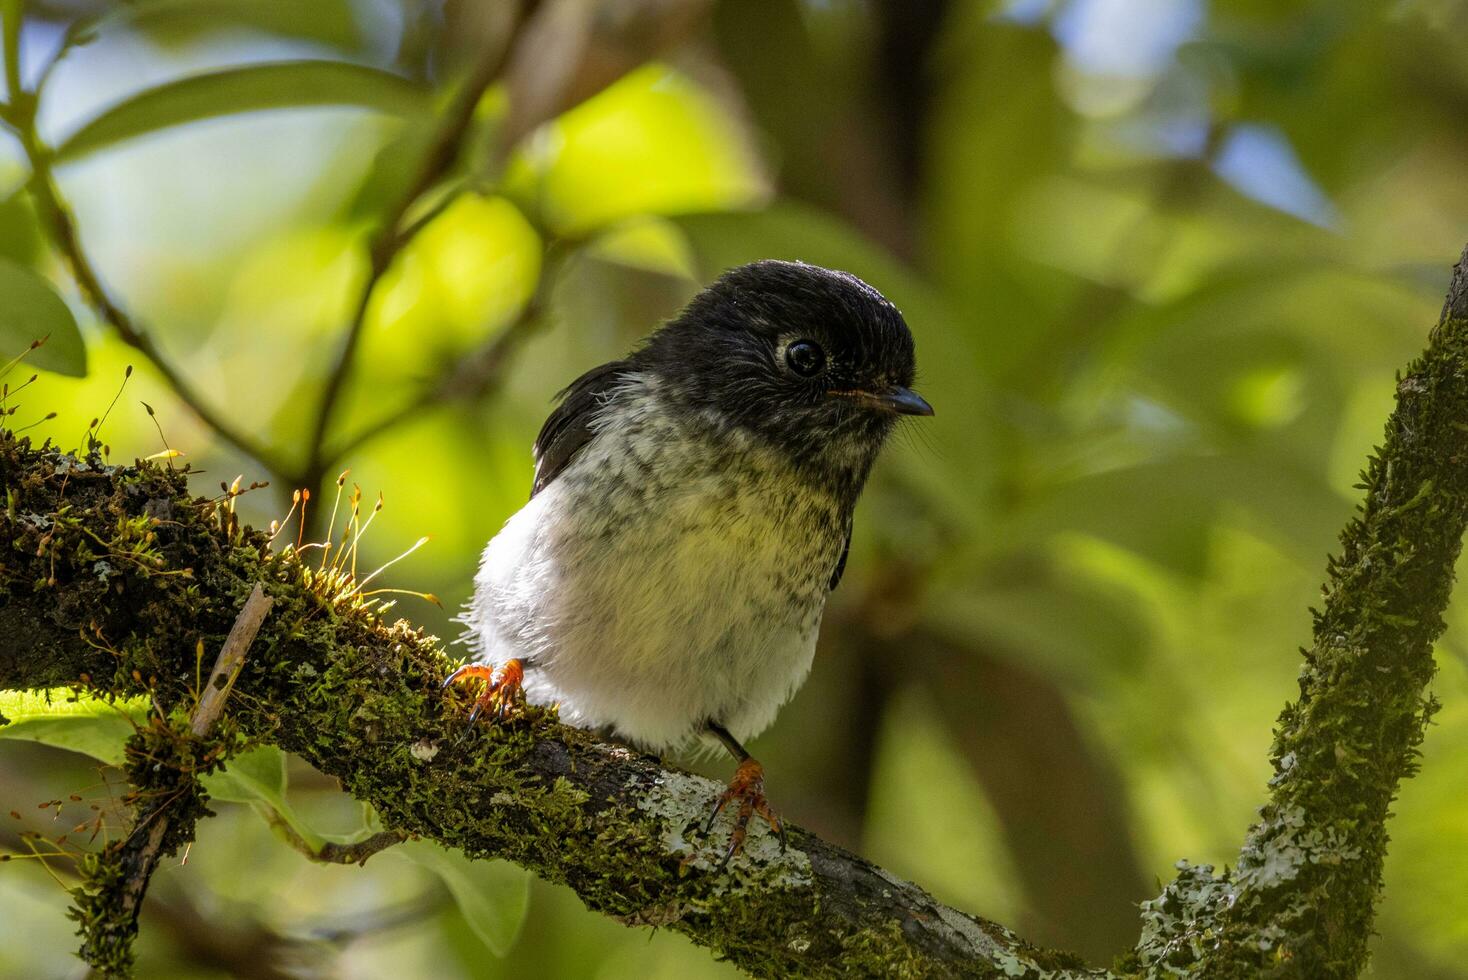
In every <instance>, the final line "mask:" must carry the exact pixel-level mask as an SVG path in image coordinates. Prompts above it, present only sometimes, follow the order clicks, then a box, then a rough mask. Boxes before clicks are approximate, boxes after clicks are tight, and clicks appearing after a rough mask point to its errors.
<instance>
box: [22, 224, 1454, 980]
mask: <svg viewBox="0 0 1468 980" xmlns="http://www.w3.org/2000/svg"><path fill="white" fill-rule="evenodd" d="M1465 460H1468V251H1465V255H1464V259H1463V262H1462V263H1460V265H1459V267H1458V269H1457V270H1456V273H1455V276H1454V279H1453V287H1452V291H1450V293H1449V296H1448V302H1447V304H1446V306H1445V308H1444V314H1443V318H1442V320H1441V322H1440V323H1439V324H1438V326H1437V327H1436V329H1434V331H1433V332H1432V337H1431V343H1430V345H1429V347H1428V349H1427V351H1426V352H1425V353H1424V354H1423V355H1422V356H1421V357H1420V358H1418V360H1417V361H1416V362H1414V363H1413V364H1412V365H1411V366H1410V368H1409V369H1408V371H1407V373H1406V375H1405V376H1404V377H1403V378H1402V379H1401V381H1400V382H1399V384H1398V389H1397V408H1396V411H1395V412H1394V413H1393V415H1392V417H1391V419H1390V421H1389V422H1388V426H1387V433H1386V440H1385V443H1384V445H1383V446H1382V448H1381V449H1380V450H1379V452H1378V454H1377V456H1376V457H1375V458H1374V459H1373V460H1372V461H1371V462H1370V464H1369V466H1368V469H1367V472H1366V474H1365V481H1364V488H1365V490H1366V501H1365V504H1364V505H1363V507H1362V508H1361V511H1360V514H1359V515H1358V517H1357V518H1356V519H1355V520H1353V521H1352V522H1351V524H1350V526H1349V527H1348V528H1347V529H1346V531H1345V533H1344V534H1343V537H1342V540H1343V551H1342V555H1341V557H1340V558H1339V559H1335V560H1333V561H1332V562H1331V564H1330V567H1329V569H1328V581H1327V583H1326V589H1325V595H1326V599H1325V603H1324V606H1323V608H1322V610H1321V611H1320V612H1319V613H1318V614H1317V616H1316V622H1315V639H1314V643H1313V645H1312V647H1311V648H1310V649H1309V650H1308V651H1306V653H1305V667H1304V670H1303V672H1302V675H1301V680H1300V697H1299V699H1298V701H1296V702H1295V703H1294V704H1291V705H1288V706H1287V707H1286V709H1285V711H1284V713H1283V714H1282V716H1281V719H1280V723H1279V728H1278V731H1277V733H1276V739H1275V745H1274V749H1273V753H1272V757H1273V761H1274V767H1275V777H1274V779H1273V780H1271V785H1270V790H1269V798H1268V802H1267V804H1266V805H1265V807H1264V808H1263V810H1262V814H1261V820H1260V822H1259V823H1258V824H1257V825H1256V826H1255V827H1254V828H1252V829H1251V830H1250V832H1249V834H1248V837H1247V840H1246V842H1245V845H1244V848H1243V851H1242V854H1241V857H1240V861H1239V867H1238V869H1237V870H1235V871H1233V872H1231V873H1224V874H1215V873H1214V872H1213V870H1212V869H1211V868H1208V867H1206V866H1197V867H1194V866H1184V870H1183V872H1182V873H1181V874H1180V875H1179V876H1178V878H1177V879H1176V880H1175V881H1174V882H1172V883H1171V884H1170V885H1169V886H1168V887H1167V889H1166V890H1165V891H1164V893H1163V895H1162V896H1161V897H1159V898H1158V899H1156V900H1154V901H1152V902H1150V903H1147V905H1146V906H1145V907H1144V910H1143V931H1142V937H1141V941H1140V942H1139V944H1138V947H1137V949H1136V950H1135V952H1134V954H1133V955H1132V956H1131V957H1130V958H1128V959H1127V960H1126V961H1125V962H1123V963H1122V964H1121V969H1122V970H1123V971H1124V972H1138V973H1142V972H1145V973H1148V974H1153V975H1156V974H1177V975H1186V976H1210V977H1212V976H1225V977H1235V976H1237V977H1255V976H1264V975H1278V976H1302V977H1322V976H1342V977H1344V976H1354V975H1355V974H1356V973H1358V972H1359V971H1360V969H1361V968H1362V966H1364V964H1365V960H1366V943H1367V938H1368V937H1369V935H1370V931H1371V923H1372V914H1373V909H1374V906H1375V902H1376V899H1377V897H1378V895H1379V892H1380V887H1381V868H1382V862H1383V860H1384V857H1385V847H1386V831H1385V825H1386V819H1387V816H1388V808H1389V806H1390V803H1391V800H1392V798H1393V797H1394V795H1395V793H1396V791H1397V788H1398V786H1399V784H1400V781H1401V780H1402V779H1403V778H1406V777H1408V776H1410V775H1411V774H1412V772H1413V771H1414V767H1415V764H1416V753H1417V746H1418V745H1419V744H1420V742H1421V740H1422V736H1423V732H1424V729H1425V726H1426V723H1427V719H1428V717H1429V715H1430V713H1431V710H1432V707H1433V702H1432V700H1431V698H1430V697H1429V696H1428V695H1427V693H1426V688H1427V684H1428V682H1429V681H1430V679H1431V677H1432V675H1433V670H1434V667H1433V661H1432V643H1433V642H1434V641H1435V640H1436V639H1437V637H1438V636H1439V635H1440V634H1441V633H1442V630H1443V621H1442V614H1443V611H1444V610H1445V608H1446V606H1447V602H1448V598H1449V592H1450V589H1451V585H1452V581H1453V566H1454V563H1455V560H1456V558H1457V556H1458V552H1459V549H1460V546H1461V540H1462V535H1463V532H1464V528H1465V525H1468V468H1465V466H1464V461H1465ZM0 483H3V485H4V488H5V491H6V509H5V511H4V513H3V515H0V532H3V536H0V556H3V557H0V638H3V639H0V688H20V689H35V688H43V687H53V686H58V685H67V684H76V683H83V684H88V685H91V686H92V687H94V688H96V689H98V690H101V691H105V692H109V693H115V694H125V693H134V692H137V691H139V690H146V691H148V692H150V693H151V694H153V695H154V697H155V698H156V699H157V700H158V701H159V702H160V703H162V704H164V705H171V706H174V707H175V708H177V709H178V710H183V709H184V708H185V707H186V706H187V705H188V704H189V703H190V699H191V697H192V696H193V692H191V690H190V685H191V682H192V677H193V669H194V667H193V663H192V655H191V651H193V650H194V648H195V645H196V644H197V643H198V642H199V641H200V640H202V641H203V642H204V643H205V645H206V646H217V645H218V644H219V642H220V641H221V640H222V639H223V637H224V634H225V632H226V631H227V630H228V629H229V626H230V624H231V623H232V621H233V619H234V616H235V611H236V610H237V608H238V607H239V605H240V603H241V602H242V601H243V600H244V597H245V595H246V593H247V592H249V590H250V587H251V586H252V585H253V583H255V582H257V581H260V582H263V583H264V584H265V588H266V591H267V592H268V593H269V594H270V595H271V597H272V598H273V599H274V602H275V606H274V609H273V611H272V615H271V617H270V619H269V620H268V621H267V622H266V624H265V625H264V627H263V628H262V630H261V633H260V636H259V638H258V639H257V642H256V645H255V647H254V648H253V649H254V651H256V652H254V653H252V655H251V657H250V658H249V659H248V661H247V662H246V663H245V665H244V669H243V670H242V672H241V674H240V676H239V678H238V680H237V682H236V687H235V693H234V695H233V697H232V699H231V702H230V710H229V712H228V714H227V718H226V720H227V721H228V723H229V724H230V725H231V726H232V728H233V730H235V731H237V732H238V733H239V734H242V735H244V736H246V737H250V738H258V739H263V740H267V741H271V742H274V743H276V744H278V745H280V746H281V747H282V748H285V749H288V750H290V751H293V752H296V753H298V754H300V755H301V756H303V757H304V758H306V759H307V760H308V761H310V762H311V763H312V764H314V765H316V766H317V767H318V768H320V769H321V770H323V771H324V772H327V773H330V774H332V775H335V776H337V777H338V778H340V779H341V781H342V783H343V785H344V786H345V788H346V789H347V790H348V791H349V792H350V793H352V794H353V795H354V796H356V797H358V798H359V799H363V800H366V801H369V802H371V803H372V804H373V805H374V806H375V807H376V808H377V809H378V811H379V813H380V814H381V816H382V819H383V821H384V823H385V824H386V825H387V827H388V828H390V829H392V830H395V831H400V832H404V833H410V834H421V835H423V836H426V837H431V838H433V839H435V840H438V841H440V842H442V843H444V844H446V845H448V846H451V847H456V848H459V849H461V850H463V851H465V852H466V853H468V854H470V855H472V856H483V857H490V856H492V857H502V858H507V859H509V860H512V861H515V862H517V863H519V864H522V865H524V866H525V867H528V868H530V869H532V870H534V871H535V872H537V873H538V874H540V875H542V876H543V877H545V878H547V879H549V880H552V881H560V882H565V883H566V884H568V885H569V886H570V887H572V888H573V889H574V890H575V891H576V892H577V893H578V894H579V895H580V896H581V897H582V899H583V900H584V901H585V902H586V903H587V905H588V906H590V907H591V908H593V909H596V910H599V911H601V912H604V913H606V914H608V915H612V916H614V917H616V918H618V919H620V920H621V921H624V922H627V923H629V924H643V925H661V926H665V927H668V928H672V929H675V930H677V931H680V932H683V933H685V934H687V935H688V936H690V937H691V938H692V939H693V940H694V941H695V942H699V943H701V944H704V945H706V946H709V947H711V948H714V949H717V950H719V951H720V952H721V953H723V954H724V955H726V956H727V957H729V958H730V959H731V960H733V961H734V962H735V963H736V964H738V965H740V966H742V967H744V968H745V969H747V970H749V971H750V972H752V973H756V974H760V975H769V976H784V975H790V974H797V975H808V976H833V977H834V976H853V975H856V976H862V975H874V974H875V975H883V976H922V977H928V976H1083V975H1095V976H1101V975H1103V974H1101V973H1100V972H1099V971H1086V970H1084V969H1083V967H1082V966H1081V964H1080V963H1079V962H1078V961H1077V960H1076V959H1075V958H1074V957H1071V956H1068V955H1066V954H1063V953H1056V952H1053V951H1047V950H1041V949H1038V948H1036V947H1034V946H1031V945H1029V944H1027V943H1025V942H1024V941H1022V940H1020V939H1018V938H1017V937H1015V936H1014V935H1013V934H1012V933H1011V932H1010V931H1009V930H1007V929H1005V928H1004V927H1002V926H999V925H997V924H995V923H992V922H988V921H985V920H982V919H977V918H974V917H971V916H968V915H965V914H963V913H960V912H958V911H956V910H953V909H950V908H946V907H944V906H942V905H940V904H938V903H936V902H934V901H933V900H932V898H930V897H929V896H928V895H927V894H925V893H924V892H923V891H922V890H921V889H919V888H917V887H915V886H913V885H910V884H908V883H906V882H902V881H899V880H898V879H896V878H893V877H892V876H890V875H888V874H887V873H886V872H884V871H882V870H881V869H879V868H876V867H874V866H872V865H870V864H868V863H866V862H864V861H862V860H860V859H859V858H856V857H854V856H852V855H850V854H847V853H845V852H844V851H841V850H839V849H838V848H835V847H833V846H832V845H829V844H827V843H825V842H823V841H821V840H820V839H818V838H816V837H814V836H813V835H811V834H809V833H806V832H804V831H801V830H799V829H792V832H791V847H790V851H789V852H788V853H785V854H782V853H781V852H780V850H779V847H778V845H777V844H776V843H775V842H774V841H773V840H771V839H770V838H769V837H768V835H765V834H763V833H758V834H756V836H754V837H753V838H752V840H751V845H750V847H749V849H748V859H747V860H741V861H738V862H736V863H735V864H734V866H733V867H732V868H731V869H730V870H729V871H728V872H727V873H716V872H715V871H714V870H713V865H714V863H715V862H716V861H717V860H718V857H719V849H718V847H717V844H716V843H709V842H702V841H700V840H699V839H698V838H697V836H696V835H695V834H694V832H693V828H694V827H695V825H696V824H697V823H698V821H699V820H700V819H701V817H702V816H703V815H704V813H705V812H706V809H707V807H708V806H709V805H710V803H711V802H712V800H713V799H714V797H715V795H716V793H717V792H718V790H719V789H720V787H718V786H716V785H715V784H713V783H712V782H710V781H708V780H704V779H701V778H698V777H695V776H691V775H688V774H686V773H683V772H680V771H678V770H676V769H672V768H668V767H665V766H662V765H660V764H659V763H658V762H657V761H656V760H653V759H650V758H646V757H642V756H639V755H637V754H636V753H634V752H631V751H629V750H627V749H625V748H623V747H620V746H616V745H612V744H608V743H606V742H605V741H603V740H600V739H598V738H597V737H596V736H594V735H592V734H590V733H587V732H583V731H578V730H575V729H571V728H567V727H564V726H562V725H559V724H557V723H556V721H555V719H554V717H553V715H552V714H551V713H549V712H546V711H543V710H541V709H536V708H531V709H527V710H526V711H525V712H523V713H522V714H519V715H517V716H515V717H514V718H512V719H511V720H510V721H508V722H506V723H503V724H501V725H499V726H478V727H467V726H465V725H464V723H463V719H462V713H461V712H459V711H456V710H455V709H454V707H453V706H452V705H449V704H446V703H445V701H444V700H443V697H442V696H441V695H440V694H439V692H438V684H439V681H440V680H441V678H442V677H443V675H444V673H445V670H446V668H447V661H446V658H445V656H444V655H443V653H442V652H441V651H440V650H439V648H438V647H437V646H436V644H435V642H434V641H433V640H432V639H431V638H429V637H425V636H424V635H422V634H421V633H420V632H418V631H416V630H414V629H413V628H411V627H410V626H408V625H407V624H404V623H397V624H393V625H387V624H385V623H382V622H380V621H378V620H377V619H376V618H375V617H374V616H372V615H371V614H370V612H368V611H367V610H365V609H363V608H362V607H361V606H360V605H358V604H357V603H356V602H354V601H353V600H351V599H346V598H338V597H333V596H331V595H327V594H323V592H322V589H321V587H320V585H319V580H317V582H318V584H315V585H313V583H312V579H311V577H310V576H309V575H308V574H307V570H306V569H305V568H304V567H303V566H302V565H301V564H300V563H298V562H297V561H295V560H294V559H291V558H288V557H281V556H276V555H272V554H271V552H270V550H269V548H268V544H267V542H266V541H265V540H264V538H263V537H262V536H261V535H259V534H258V533H257V532H253V531H250V530H248V529H241V528H240V527H239V526H238V525H237V524H235V523H234V522H233V521H232V520H231V519H229V515H227V514H226V513H224V509H223V508H222V507H221V506H220V505H219V504H218V503H216V502H213V501H199V500H193V499H191V498H190V497H189V496H188V493H187V488H186V486H185V480H184V477H183V476H182V475H181V474H176V473H172V472H168V471H165V470H160V469H158V468H156V467H147V466H140V467H137V468H131V467H119V468H107V467H104V466H103V465H102V463H101V461H100V460H96V459H91V460H80V461H79V460H76V459H73V458H71V457H68V456H65V455H63V454H60V453H57V452H55V451H52V450H49V449H45V448H42V449H36V448H34V447H32V446H30V445H29V443H28V442H27V441H25V440H17V439H16V438H15V437H14V436H12V435H10V434H8V433H0Z"/></svg>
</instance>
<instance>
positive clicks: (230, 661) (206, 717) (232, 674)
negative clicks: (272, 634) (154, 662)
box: [189, 582, 275, 738]
mask: <svg viewBox="0 0 1468 980" xmlns="http://www.w3.org/2000/svg"><path fill="white" fill-rule="evenodd" d="M274 604H275V600H274V599H272V598H270V596H268V595H266V594H265V589H264V587H263V586H261V585H260V583H259V582H256V583H255V588H254V589H252V590H251V591H250V597H249V598H248V599H246V600H245V606H244V608H243V609H241V610H240V614H239V615H238V616H237V617H235V621H234V626H232V627H230V630H229V635H228V636H226V637H225V638H224V646H222V647H220V648H219V656H218V657H217V658H216V659H215V661H214V669H213V670H212V671H210V673H209V683H207V684H205V685H204V690H203V692H202V693H201V694H200V695H199V706H198V707H197V708H195V709H194V716H193V718H192V719H191V720H190V722H189V731H190V732H192V733H193V735H194V737H195V738H199V737H201V736H202V735H204V734H205V733H207V732H208V731H209V729H210V728H211V727H213V725H214V722H215V721H216V720H218V718H219V713H220V712H221V711H223V710H224V702H225V699H227V698H228V697H229V692H230V691H231V690H233V689H234V681H235V678H236V677H238V676H239V675H240V668H241V667H243V666H244V663H245V652H246V651H248V650H249V649H250V644H251V643H254V642H255V634H256V633H259V632H260V624H261V623H263V622H265V617H266V615H267V614H269V612H270V607H271V606H272V605H274Z"/></svg>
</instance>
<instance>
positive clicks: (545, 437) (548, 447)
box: [530, 361, 632, 497]
mask: <svg viewBox="0 0 1468 980" xmlns="http://www.w3.org/2000/svg"><path fill="white" fill-rule="evenodd" d="M631 369H632V364H631V362H629V361H611V362H610V363H607V364H603V365H602V366H601V367H596V368H592V369H591V370H590V371H587V372H586V373H585V374H583V375H582V376H581V377H579V378H577V379H576V380H575V381H573V382H571V383H570V384H569V385H567V386H566V389H565V390H564V391H562V392H561V394H560V399H561V403H560V404H559V405H557V406H556V410H555V411H554V412H551V413H550V418H548V419H546V420H545V425H543V426H541V427H540V435H539V436H537V437H536V438H535V448H534V449H533V450H532V454H533V456H534V458H535V483H534V485H533V486H532V487H531V489H530V496H531V497H534V496H535V495H536V494H537V493H540V491H542V490H544V489H545V488H546V486H547V485H549V484H550V482H551V481H552V480H554V479H555V478H556V477H557V476H558V475H560V472H561V470H564V469H565V468H566V465H567V464H568V463H570V462H571V459H572V457H574V456H575V455H576V451H577V450H578V449H580V448H581V447H582V446H584V445H586V444H587V443H588V442H590V441H591V419H592V417H593V416H594V415H595V414H596V412H597V410H598V409H600V408H601V407H602V405H603V404H605V402H606V399H607V397H608V395H609V394H610V392H611V390H612V388H613V387H614V386H615V385H616V384H617V381H618V380H619V379H620V377H621V375H622V374H623V373H625V372H627V371H630V370H631Z"/></svg>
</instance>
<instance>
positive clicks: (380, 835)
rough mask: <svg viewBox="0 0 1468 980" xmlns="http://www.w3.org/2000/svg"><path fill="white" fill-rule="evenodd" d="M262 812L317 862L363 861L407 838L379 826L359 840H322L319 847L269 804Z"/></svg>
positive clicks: (269, 822) (273, 826)
mask: <svg viewBox="0 0 1468 980" xmlns="http://www.w3.org/2000/svg"><path fill="white" fill-rule="evenodd" d="M260 809H261V811H262V813H263V814H264V816H265V822H266V823H268V824H270V827H271V829H272V830H274V831H275V832H276V833H277V834H278V835H279V836H280V838H281V839H282V840H284V841H285V842H286V843H287V844H289V845H290V846H291V847H292V848H294V849H295V850H297V851H299V852H300V853H301V854H303V855H305V856H306V858H308V859H309V860H312V861H315V862H317V863H318V864H359V865H360V864H366V863H367V859H368V858H370V857H371V856H372V855H374V854H376V853H378V852H379V851H385V850H387V849H388V848H389V847H392V846H393V845H395V844H401V843H402V842H403V841H405V840H407V839H408V835H407V834H405V833H403V832H401V831H398V830H382V831H378V832H377V833H375V834H369V835H367V836H366V837H363V838H361V839H360V840H353V841H342V842H340V843H338V842H337V841H326V842H325V843H323V844H322V845H321V846H320V847H316V846H314V845H312V843H311V842H310V841H308V840H306V838H304V837H302V836H301V835H300V834H299V833H298V832H297V831H296V828H294V827H292V826H291V825H290V823H289V822H288V821H286V820H285V819H284V818H283V817H281V815H280V814H279V813H277V812H276V811H275V810H274V809H271V808H269V807H265V806H261V807H260Z"/></svg>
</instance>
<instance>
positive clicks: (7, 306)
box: [0, 259, 87, 378]
mask: <svg viewBox="0 0 1468 980" xmlns="http://www.w3.org/2000/svg"><path fill="white" fill-rule="evenodd" d="M42 338H45V341H46V342H45V343H44V344H42V345H41V346H40V347H37V348H36V349H35V350H33V351H31V352H30V354H28V355H27V357H26V364H28V365H30V366H31V367H38V368H44V369H45V370H47V371H55V372H56V373H57V374H69V375H71V376H72V377H76V378H80V377H83V376H85V375H86V373H87V349H86V346H85V345H84V344H83V343H82V335H81V332H80V331H79V330H78V329H77V325H76V317H74V316H72V314H71V309H70V308H69V307H68V306H67V305H66V303H65V302H63V301H62V299H61V297H60V296H57V295H56V291H55V290H54V289H53V288H52V287H51V284H50V283H49V282H47V281H46V280H45V279H43V278H41V276H39V275H37V274H36V273H34V272H32V271H31V270H30V269H27V268H25V267H24V266H20V265H16V264H15V263H14V262H11V261H9V260H7V259H0V363H3V362H4V361H8V360H10V359H11V358H12V357H15V356H16V355H17V354H20V353H21V352H22V351H24V350H26V349H27V348H28V347H30V346H31V344H32V343H34V342H35V341H37V340H41V339H42Z"/></svg>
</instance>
